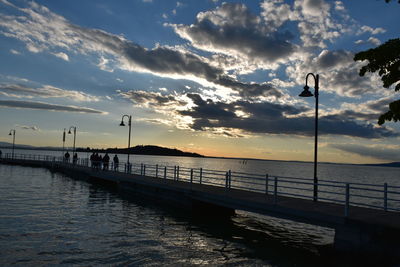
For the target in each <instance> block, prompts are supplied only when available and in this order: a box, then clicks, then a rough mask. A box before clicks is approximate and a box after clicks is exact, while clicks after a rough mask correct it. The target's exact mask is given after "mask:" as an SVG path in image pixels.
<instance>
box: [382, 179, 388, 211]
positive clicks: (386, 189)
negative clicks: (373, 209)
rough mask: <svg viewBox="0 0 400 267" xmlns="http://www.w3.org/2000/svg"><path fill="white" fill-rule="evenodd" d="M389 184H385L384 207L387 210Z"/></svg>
mask: <svg viewBox="0 0 400 267" xmlns="http://www.w3.org/2000/svg"><path fill="white" fill-rule="evenodd" d="M387 198H388V185H387V183H384V184H383V209H384V210H385V211H387Z"/></svg>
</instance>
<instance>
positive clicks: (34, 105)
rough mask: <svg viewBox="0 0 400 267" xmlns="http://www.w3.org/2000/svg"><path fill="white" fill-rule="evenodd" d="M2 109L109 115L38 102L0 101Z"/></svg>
mask: <svg viewBox="0 0 400 267" xmlns="http://www.w3.org/2000/svg"><path fill="white" fill-rule="evenodd" d="M0 107H6V108H26V109H41V110H50V111H66V112H80V113H92V114H107V112H104V111H100V110H96V109H92V108H85V107H77V106H64V105H55V104H49V103H44V102H36V101H15V100H0Z"/></svg>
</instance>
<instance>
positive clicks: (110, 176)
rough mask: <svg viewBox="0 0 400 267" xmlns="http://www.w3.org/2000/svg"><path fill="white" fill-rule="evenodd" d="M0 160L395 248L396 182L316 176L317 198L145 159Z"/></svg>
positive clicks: (280, 181) (389, 250)
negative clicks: (97, 163) (100, 164)
mask: <svg viewBox="0 0 400 267" xmlns="http://www.w3.org/2000/svg"><path fill="white" fill-rule="evenodd" d="M1 163H2V164H18V165H24V166H34V167H44V168H48V169H50V170H52V171H58V172H62V173H65V174H67V175H69V176H71V177H73V178H79V179H85V180H91V181H93V182H95V183H98V182H99V183H107V184H112V185H113V186H116V187H118V189H121V190H124V191H126V192H128V193H129V194H135V195H139V196H144V197H148V198H151V199H152V200H154V201H161V202H163V203H169V204H171V205H176V206H177V207H179V208H185V209H191V210H193V212H198V213H201V212H205V213H206V214H207V215H208V216H212V214H214V215H215V214H218V215H223V216H230V215H233V214H234V212H235V210H243V211H248V212H253V213H258V214H262V215H268V216H272V217H277V218H284V219H288V220H292V221H297V222H303V223H308V224H312V225H319V226H324V227H330V228H333V229H335V239H334V246H335V248H336V249H338V250H342V251H349V252H360V253H377V254H384V255H398V253H399V252H400V243H399V242H398V240H400V212H399V203H400V202H399V201H400V200H399V198H400V192H399V189H400V188H399V187H398V186H390V185H387V184H383V185H371V184H357V183H354V184H350V183H341V182H335V181H324V180H320V183H319V188H320V192H319V194H318V195H319V196H320V197H319V199H318V201H314V200H313V195H312V193H313V192H312V191H313V187H312V186H313V182H312V181H310V180H307V179H304V178H290V177H278V176H269V175H268V174H245V173H238V172H231V171H230V170H227V171H220V170H206V169H201V168H200V169H191V168H186V167H179V166H159V165H146V164H133V165H126V164H120V166H119V168H118V169H117V168H114V167H115V166H112V165H111V166H110V168H109V169H108V170H102V169H98V168H92V167H91V166H90V164H89V161H88V160H87V159H81V160H78V161H77V162H75V163H74V164H73V163H71V162H65V161H63V159H62V158H58V157H54V156H43V155H18V154H16V155H13V157H12V155H10V154H6V155H5V156H4V157H3V158H2V159H1ZM361 199H364V201H362V200H361ZM377 203H379V204H377Z"/></svg>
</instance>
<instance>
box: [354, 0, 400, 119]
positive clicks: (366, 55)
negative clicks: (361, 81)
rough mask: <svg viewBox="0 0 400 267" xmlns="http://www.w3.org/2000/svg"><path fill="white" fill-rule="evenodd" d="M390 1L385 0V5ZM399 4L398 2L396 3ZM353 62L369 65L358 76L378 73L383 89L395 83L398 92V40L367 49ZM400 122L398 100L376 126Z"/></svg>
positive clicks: (399, 66) (399, 63)
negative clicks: (389, 122) (386, 122)
mask: <svg viewBox="0 0 400 267" xmlns="http://www.w3.org/2000/svg"><path fill="white" fill-rule="evenodd" d="M391 1H392V0H385V2H386V3H389V2H391ZM398 3H399V4H400V0H399V1H398ZM354 60H355V61H357V60H368V61H369V63H368V64H367V65H366V66H363V67H362V68H361V69H360V76H364V75H365V73H366V72H367V71H368V72H376V71H379V72H378V74H379V76H381V80H382V81H383V87H385V88H389V87H390V86H391V85H392V84H395V83H397V85H396V87H395V89H394V90H395V91H399V90H400V82H399V81H400V39H391V40H389V41H387V42H386V43H384V44H382V45H380V46H378V47H377V48H373V49H369V50H367V51H363V52H360V53H357V54H356V55H355V56H354ZM391 120H393V121H395V122H396V121H399V120H400V100H396V101H393V102H392V103H390V104H389V111H387V112H386V113H384V114H382V115H381V116H379V119H378V124H379V125H382V124H384V123H385V121H391Z"/></svg>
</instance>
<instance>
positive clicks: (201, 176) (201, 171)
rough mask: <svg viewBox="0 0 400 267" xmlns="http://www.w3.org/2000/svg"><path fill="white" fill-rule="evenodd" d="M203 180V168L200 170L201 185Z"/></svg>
mask: <svg viewBox="0 0 400 267" xmlns="http://www.w3.org/2000/svg"><path fill="white" fill-rule="evenodd" d="M202 179H203V168H200V184H201V182H202Z"/></svg>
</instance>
